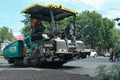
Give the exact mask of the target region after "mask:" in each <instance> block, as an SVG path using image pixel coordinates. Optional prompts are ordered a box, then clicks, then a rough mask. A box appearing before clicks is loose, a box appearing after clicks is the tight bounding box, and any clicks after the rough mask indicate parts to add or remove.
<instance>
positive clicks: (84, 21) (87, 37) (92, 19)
mask: <svg viewBox="0 0 120 80" xmlns="http://www.w3.org/2000/svg"><path fill="white" fill-rule="evenodd" d="M102 26H103V24H102V16H101V15H100V14H98V13H96V12H95V11H93V12H90V11H84V12H82V14H79V16H77V28H78V29H77V30H79V32H78V34H79V36H80V35H81V37H82V38H83V40H84V41H85V43H86V45H89V46H90V47H91V48H94V47H95V46H96V45H97V44H99V43H100V40H102V39H101V32H100V30H101V27H102ZM79 36H78V37H79ZM78 37H77V38H78Z"/></svg>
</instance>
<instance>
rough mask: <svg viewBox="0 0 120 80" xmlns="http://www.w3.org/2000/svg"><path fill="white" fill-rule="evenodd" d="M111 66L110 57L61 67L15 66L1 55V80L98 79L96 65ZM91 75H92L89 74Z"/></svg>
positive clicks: (91, 59)
mask: <svg viewBox="0 0 120 80" xmlns="http://www.w3.org/2000/svg"><path fill="white" fill-rule="evenodd" d="M102 64H104V65H107V66H111V65H113V64H115V63H112V62H109V61H108V58H104V57H98V58H96V59H93V58H87V59H81V60H77V61H72V62H68V63H66V64H64V65H63V66H62V67H61V68H57V69H55V68H54V69H53V68H52V69H51V68H34V67H27V68H25V67H14V66H13V65H12V64H8V63H7V61H6V60H4V58H2V57H0V80H98V79H97V78H95V76H96V71H95V69H96V67H97V66H99V65H102ZM88 75H90V76H91V77H90V76H88Z"/></svg>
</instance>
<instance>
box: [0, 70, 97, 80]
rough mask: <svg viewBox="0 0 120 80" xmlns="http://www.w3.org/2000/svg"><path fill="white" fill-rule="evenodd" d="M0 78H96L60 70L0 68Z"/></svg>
mask: <svg viewBox="0 0 120 80" xmlns="http://www.w3.org/2000/svg"><path fill="white" fill-rule="evenodd" d="M0 80H98V79H97V78H93V77H90V76H88V75H80V74H73V73H67V72H64V71H60V70H53V69H45V70H0Z"/></svg>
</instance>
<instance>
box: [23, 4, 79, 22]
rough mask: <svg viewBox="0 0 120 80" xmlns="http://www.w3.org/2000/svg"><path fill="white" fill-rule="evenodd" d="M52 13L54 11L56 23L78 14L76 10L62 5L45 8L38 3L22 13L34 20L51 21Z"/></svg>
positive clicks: (50, 5) (51, 5)
mask: <svg viewBox="0 0 120 80" xmlns="http://www.w3.org/2000/svg"><path fill="white" fill-rule="evenodd" d="M50 11H52V13H53V16H54V20H55V21H59V20H62V19H64V18H65V17H69V16H75V15H76V14H77V12H76V11H75V10H72V9H69V8H64V7H62V6H61V5H54V4H49V5H47V6H44V5H40V4H38V3H36V4H33V5H31V6H30V7H27V8H25V9H24V10H22V11H21V13H26V14H30V15H31V17H32V18H36V19H41V20H44V21H51V13H50Z"/></svg>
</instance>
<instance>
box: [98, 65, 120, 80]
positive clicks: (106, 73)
mask: <svg viewBox="0 0 120 80" xmlns="http://www.w3.org/2000/svg"><path fill="white" fill-rule="evenodd" d="M97 72H98V77H99V78H101V79H102V80H120V64H114V65H112V66H110V67H106V66H105V65H100V66H98V67H97Z"/></svg>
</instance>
